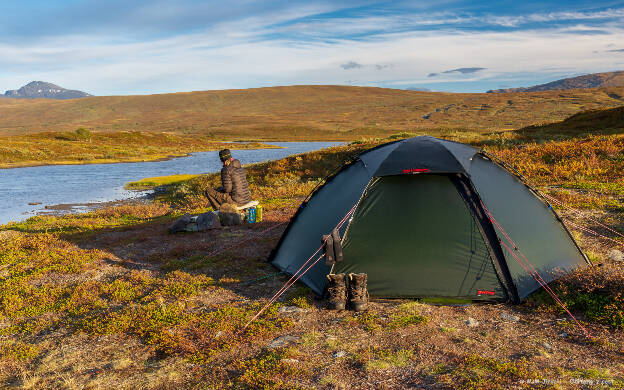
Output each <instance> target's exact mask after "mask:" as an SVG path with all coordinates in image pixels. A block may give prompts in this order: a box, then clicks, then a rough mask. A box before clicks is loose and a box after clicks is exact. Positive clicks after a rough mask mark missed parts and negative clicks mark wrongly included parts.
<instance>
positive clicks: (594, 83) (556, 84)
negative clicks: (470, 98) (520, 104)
mask: <svg viewBox="0 0 624 390" xmlns="http://www.w3.org/2000/svg"><path fill="white" fill-rule="evenodd" d="M622 86H624V71H617V72H606V73H592V74H585V75H582V76H577V77H570V78H566V79H561V80H556V81H553V82H550V83H546V84H540V85H534V86H532V87H522V88H507V89H495V90H490V91H488V93H507V92H540V91H558V90H567V89H581V88H605V87H622Z"/></svg>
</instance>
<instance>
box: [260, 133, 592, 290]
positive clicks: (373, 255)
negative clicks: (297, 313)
mask: <svg viewBox="0 0 624 390" xmlns="http://www.w3.org/2000/svg"><path fill="white" fill-rule="evenodd" d="M354 206H355V211H353V209H354ZM350 210H352V214H349V211H350ZM345 215H350V219H348V220H347V223H345V224H344V226H343V228H342V229H341V231H340V232H341V234H342V246H343V258H344V260H343V261H341V262H338V263H336V264H335V265H334V269H333V272H334V273H341V272H355V273H360V272H364V273H367V274H368V289H369V292H370V295H371V296H376V297H396V298H398V297H414V298H416V297H443V298H461V299H470V300H497V301H510V302H518V301H520V300H522V299H524V298H526V297H527V296H528V295H529V294H531V293H532V292H534V291H535V290H537V289H538V288H539V287H540V284H539V283H538V281H537V280H536V279H534V278H533V277H532V276H531V275H530V274H529V272H527V269H526V264H523V261H522V260H517V259H518V253H520V254H522V256H523V257H524V256H526V257H524V258H526V259H527V260H529V261H530V264H531V266H532V267H534V269H535V270H536V271H537V272H538V273H539V275H541V277H542V278H543V281H544V282H546V283H547V282H550V281H551V280H552V279H553V278H554V277H555V276H556V273H557V272H569V271H570V270H572V269H574V268H577V267H580V266H583V265H585V264H587V263H588V261H587V258H586V257H585V256H584V255H583V253H582V252H581V250H580V249H579V247H578V245H577V244H576V243H575V241H574V240H573V238H572V237H571V236H570V234H569V232H568V231H567V229H566V228H565V226H564V225H563V223H562V222H561V220H560V219H559V217H558V216H557V215H556V213H555V212H554V211H553V210H552V208H551V207H550V205H549V204H547V203H545V202H543V201H542V200H541V199H540V198H539V197H538V196H536V194H535V193H534V192H533V191H532V190H531V189H530V188H529V187H528V186H527V185H525V184H524V183H523V182H522V181H521V180H520V179H519V178H518V177H516V176H514V175H512V174H511V173H510V172H508V171H507V170H506V169H505V168H504V167H502V166H501V165H499V164H497V163H496V162H494V161H492V160H491V159H490V158H488V157H487V156H486V155H485V154H484V153H482V152H480V151H479V150H477V149H475V148H473V147H470V146H467V145H464V144H460V143H456V142H451V141H446V140H441V139H437V138H434V137H429V136H423V137H414V138H409V139H405V140H400V141H396V142H392V143H388V144H384V145H380V146H378V147H376V148H373V149H371V150H368V151H366V152H364V153H362V154H360V155H359V156H358V158H357V159H355V160H354V161H353V162H351V163H349V164H347V165H345V166H344V167H342V169H341V170H340V171H339V172H338V173H336V174H335V175H333V176H332V177H330V178H328V179H327V180H326V182H325V184H324V185H323V186H321V187H320V188H318V189H317V190H316V191H315V192H314V193H313V194H312V196H311V197H310V198H309V200H307V201H306V202H304V203H303V204H302V205H301V207H300V208H299V210H298V211H297V213H296V214H295V216H294V217H293V218H292V219H291V221H290V223H289V225H288V227H287V229H286V231H285V232H284V235H283V236H282V238H281V240H280V242H279V243H278V245H277V247H276V248H275V250H274V251H273V252H272V254H271V257H270V258H269V261H270V262H271V263H272V264H273V265H274V266H276V267H277V268H279V269H281V270H282V271H284V272H286V273H290V274H295V273H297V272H298V270H299V269H300V268H301V266H302V265H303V264H304V263H305V261H306V259H308V256H310V254H311V253H313V252H314V250H315V249H316V248H318V246H319V245H320V238H321V235H324V234H329V233H330V232H331V231H332V229H333V228H334V227H335V226H336V225H338V224H339V222H340V221H341V219H343V217H344V216H345ZM505 238H509V239H512V240H513V241H511V244H509V241H508V240H505ZM506 241H507V243H506ZM330 271H332V269H331V266H329V265H326V264H325V263H324V262H318V263H317V264H315V265H314V266H313V267H312V268H311V269H310V270H309V271H308V272H306V273H305V274H303V276H301V281H303V282H304V283H305V284H307V285H308V286H309V287H310V288H311V289H312V290H314V291H315V292H316V293H318V294H322V293H323V290H324V288H325V283H326V278H325V276H326V275H327V274H328V273H329V272H330Z"/></svg>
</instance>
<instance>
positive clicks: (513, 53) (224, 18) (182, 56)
mask: <svg viewBox="0 0 624 390" xmlns="http://www.w3.org/2000/svg"><path fill="white" fill-rule="evenodd" d="M613 70H624V1H575V0H571V1H552V2H532V1H526V2H511V1H490V2H474V1H453V0H439V1H435V2H432V1H407V2H403V1H386V2H379V1H348V0H347V1H342V2H340V3H339V4H338V2H330V1H298V0H292V1H237V0H231V1H228V2H223V1H199V0H176V1H170V0H151V1H148V0H134V1H128V0H124V1H122V0H107V1H100V0H46V1H42V0H24V1H19V2H18V1H9V0H6V1H2V2H0V90H1V91H4V90H6V89H14V88H18V87H20V86H22V85H23V84H25V83H27V82H29V81H32V80H42V81H49V82H53V83H56V84H59V85H61V86H64V87H66V88H75V89H81V90H84V91H86V92H89V93H92V94H95V95H120V94H124V95H125V94H151V93H168V92H178V91H194V90H208V89H227V88H253V87H263V86H273V85H294V84H341V85H365V86H379V87H389V88H412V89H429V90H433V91H456V92H483V91H486V90H488V89H495V88H507V87H518V86H530V85H534V84H539V83H544V82H548V81H552V80H556V79H559V78H563V77H570V76H575V75H579V74H584V73H594V72H606V71H613Z"/></svg>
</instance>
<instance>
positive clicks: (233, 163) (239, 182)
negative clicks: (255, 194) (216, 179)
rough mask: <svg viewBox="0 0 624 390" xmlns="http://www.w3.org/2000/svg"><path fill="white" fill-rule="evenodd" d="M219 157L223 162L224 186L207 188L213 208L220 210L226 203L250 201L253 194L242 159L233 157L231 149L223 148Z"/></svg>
mask: <svg viewBox="0 0 624 390" xmlns="http://www.w3.org/2000/svg"><path fill="white" fill-rule="evenodd" d="M219 158H220V159H221V162H222V163H223V168H221V185H222V187H220V188H217V189H214V188H208V189H207V190H206V197H207V198H208V200H209V201H210V205H211V206H212V208H213V209H214V210H219V208H220V207H221V205H222V204H224V203H230V204H235V205H237V206H241V205H244V204H245V203H248V202H250V201H251V194H250V193H249V186H248V185H247V176H246V174H245V169H244V168H243V167H242V166H241V163H240V161H238V160H237V159H235V158H232V153H231V152H230V150H229V149H223V150H221V151H220V152H219Z"/></svg>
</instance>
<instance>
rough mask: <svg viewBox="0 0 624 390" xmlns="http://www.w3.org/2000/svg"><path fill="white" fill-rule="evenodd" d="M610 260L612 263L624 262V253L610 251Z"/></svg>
mask: <svg viewBox="0 0 624 390" xmlns="http://www.w3.org/2000/svg"><path fill="white" fill-rule="evenodd" d="M608 257H609V260H611V261H624V253H622V251H620V250H617V249H612V250H611V251H609V255H608Z"/></svg>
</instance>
